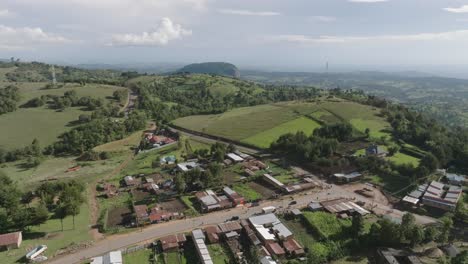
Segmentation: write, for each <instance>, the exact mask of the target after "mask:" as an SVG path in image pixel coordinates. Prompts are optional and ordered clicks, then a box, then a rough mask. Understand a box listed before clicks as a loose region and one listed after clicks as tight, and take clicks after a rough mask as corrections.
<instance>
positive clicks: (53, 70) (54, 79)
mask: <svg viewBox="0 0 468 264" xmlns="http://www.w3.org/2000/svg"><path fill="white" fill-rule="evenodd" d="M52 84H53V85H54V86H55V85H56V84H57V79H56V78H55V67H54V65H52Z"/></svg>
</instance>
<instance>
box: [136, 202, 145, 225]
mask: <svg viewBox="0 0 468 264" xmlns="http://www.w3.org/2000/svg"><path fill="white" fill-rule="evenodd" d="M133 211H134V212H135V219H136V221H137V223H138V224H142V223H146V222H148V221H149V215H148V207H147V206H146V205H134V206H133Z"/></svg>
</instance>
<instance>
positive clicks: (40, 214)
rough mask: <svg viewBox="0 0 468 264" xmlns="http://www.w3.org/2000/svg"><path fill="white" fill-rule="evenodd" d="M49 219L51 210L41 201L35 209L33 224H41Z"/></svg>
mask: <svg viewBox="0 0 468 264" xmlns="http://www.w3.org/2000/svg"><path fill="white" fill-rule="evenodd" d="M48 219H49V211H48V210H47V207H46V205H45V204H44V203H42V202H41V203H40V204H39V205H38V206H37V207H36V208H35V209H34V215H33V219H32V224H33V225H41V224H43V223H45V222H46V221H47V220H48Z"/></svg>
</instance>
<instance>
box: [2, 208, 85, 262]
mask: <svg viewBox="0 0 468 264" xmlns="http://www.w3.org/2000/svg"><path fill="white" fill-rule="evenodd" d="M88 226H89V209H88V205H87V204H83V205H82V206H81V208H80V214H78V215H77V216H76V217H75V229H73V224H72V217H67V218H65V219H64V220H63V228H64V231H63V232H62V231H61V230H62V228H61V224H60V220H59V219H50V220H48V221H47V222H46V223H44V224H42V225H40V226H34V227H31V231H30V232H29V233H23V243H22V244H21V246H20V248H19V249H13V250H9V251H2V252H0V259H1V260H2V261H1V263H5V264H6V263H17V262H18V260H20V259H21V258H23V257H24V255H25V254H26V253H27V252H28V251H29V250H30V249H32V248H34V247H35V246H38V245H47V247H48V249H47V251H46V253H45V255H46V256H47V257H51V256H53V255H54V254H56V253H57V251H58V250H59V249H62V248H65V247H67V246H69V245H70V244H72V243H75V244H78V243H80V242H84V241H88V240H90V239H91V236H90V235H89V233H88V231H89V227H88ZM20 263H22V262H20Z"/></svg>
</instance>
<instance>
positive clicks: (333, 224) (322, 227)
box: [303, 212, 351, 239]
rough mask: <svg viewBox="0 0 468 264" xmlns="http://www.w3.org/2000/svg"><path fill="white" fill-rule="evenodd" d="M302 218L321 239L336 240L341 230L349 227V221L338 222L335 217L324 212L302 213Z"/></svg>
mask: <svg viewBox="0 0 468 264" xmlns="http://www.w3.org/2000/svg"><path fill="white" fill-rule="evenodd" d="M303 215H304V218H305V219H306V221H307V222H308V223H309V225H310V226H311V227H313V228H314V232H315V233H317V235H318V236H319V237H320V238H322V239H329V238H330V239H331V238H338V237H340V236H341V235H342V233H343V229H344V228H346V227H348V226H350V224H351V222H350V221H349V220H340V219H338V218H336V216H335V215H333V214H329V213H325V212H304V213H303Z"/></svg>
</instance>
